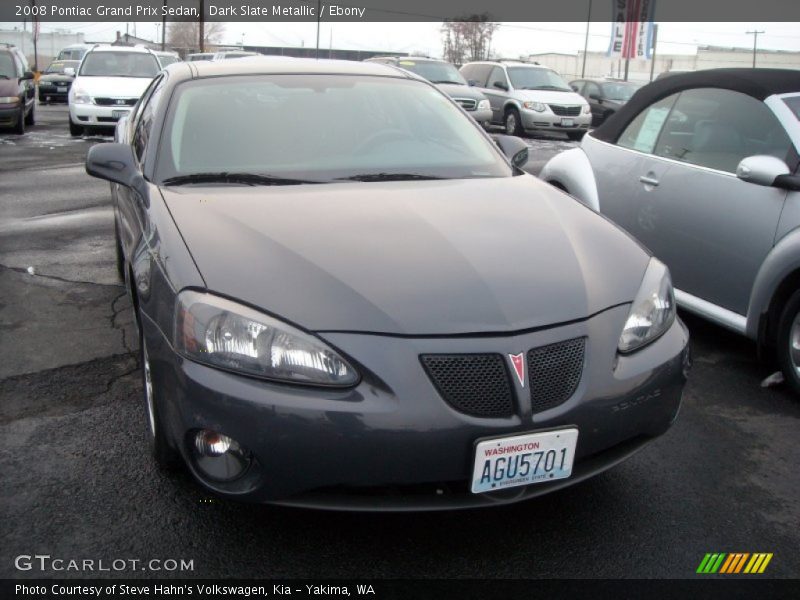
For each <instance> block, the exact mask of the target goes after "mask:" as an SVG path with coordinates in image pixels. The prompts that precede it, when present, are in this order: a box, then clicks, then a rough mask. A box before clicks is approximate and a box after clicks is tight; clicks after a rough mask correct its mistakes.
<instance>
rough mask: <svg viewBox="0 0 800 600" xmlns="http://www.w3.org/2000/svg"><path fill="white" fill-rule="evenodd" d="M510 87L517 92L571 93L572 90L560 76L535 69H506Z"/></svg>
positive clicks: (552, 72) (549, 71)
mask: <svg viewBox="0 0 800 600" xmlns="http://www.w3.org/2000/svg"><path fill="white" fill-rule="evenodd" d="M508 76H509V78H510V79H511V85H513V86H514V87H515V88H516V89H518V90H555V91H558V92H571V91H572V88H571V87H569V86H568V85H567V83H566V82H565V81H564V80H563V79H561V76H560V75H559V74H558V73H556V72H555V71H551V70H550V69H539V68H535V67H508Z"/></svg>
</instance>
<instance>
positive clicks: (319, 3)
mask: <svg viewBox="0 0 800 600" xmlns="http://www.w3.org/2000/svg"><path fill="white" fill-rule="evenodd" d="M321 4H322V2H321V0H317V51H316V54H315V58H316V59H317V60H319V22H320V19H322V15H321V14H320V10H321V6H320V5H321Z"/></svg>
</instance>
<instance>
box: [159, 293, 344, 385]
mask: <svg viewBox="0 0 800 600" xmlns="http://www.w3.org/2000/svg"><path fill="white" fill-rule="evenodd" d="M174 338H175V349H176V350H177V351H178V352H180V353H181V354H183V355H184V356H186V358H189V359H191V360H194V361H197V362H200V363H204V364H207V365H211V366H214V367H219V368H222V369H228V370H231V371H237V372H240V373H244V374H247V375H254V376H256V377H264V378H266V379H277V380H281V381H290V382H294V383H306V384H314V385H328V386H350V385H354V384H356V383H357V382H358V374H357V373H356V371H355V369H354V368H353V367H351V366H350V365H349V364H348V363H347V361H345V360H344V359H343V358H342V357H341V356H339V355H338V354H337V353H336V352H334V351H333V350H332V349H330V348H328V347H327V346H326V345H325V344H324V343H323V342H322V341H321V340H319V339H317V338H315V337H313V336H311V335H309V334H307V333H304V332H302V331H300V330H298V329H296V328H294V327H292V326H291V325H287V324H286V323H283V322H281V321H279V320H277V319H274V318H272V317H270V316H268V315H265V314H263V313H261V312H259V311H257V310H253V309H252V308H248V307H247V306H242V305H241V304H237V303H235V302H231V301H230V300H225V299H224V298H219V297H217V296H212V295H211V294H203V293H199V292H193V291H184V292H181V293H180V294H179V295H178V302H177V307H176V310H175V334H174Z"/></svg>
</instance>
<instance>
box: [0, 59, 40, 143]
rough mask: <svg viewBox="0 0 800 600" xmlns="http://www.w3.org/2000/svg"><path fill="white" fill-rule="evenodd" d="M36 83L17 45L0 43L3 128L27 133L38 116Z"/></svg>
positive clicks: (1, 117) (0, 108)
mask: <svg viewBox="0 0 800 600" xmlns="http://www.w3.org/2000/svg"><path fill="white" fill-rule="evenodd" d="M35 105H36V85H35V84H34V82H33V73H31V71H30V70H29V68H28V61H27V59H26V58H25V55H24V54H22V52H20V50H19V49H18V48H17V47H16V46H12V45H10V44H0V127H10V128H11V129H12V131H13V132H14V133H18V134H23V133H25V126H26V125H33V124H34V122H35V120H36V116H35V110H36V106H35Z"/></svg>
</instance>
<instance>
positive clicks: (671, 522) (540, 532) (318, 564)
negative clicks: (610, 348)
mask: <svg viewBox="0 0 800 600" xmlns="http://www.w3.org/2000/svg"><path fill="white" fill-rule="evenodd" d="M102 139H104V138H82V139H74V138H71V137H70V136H69V132H68V131H67V116H66V109H65V107H63V106H46V107H41V106H40V107H37V125H35V126H33V127H31V128H30V129H29V131H28V133H26V134H25V136H24V137H21V136H16V135H12V134H8V133H6V132H0V336H1V341H2V343H0V441H2V444H0V472H2V473H3V480H4V485H3V486H2V489H1V490H0V498H1V500H0V539H2V540H3V545H2V551H1V552H0V577H41V576H43V575H44V576H84V575H85V574H82V573H74V572H61V573H54V572H45V573H42V572H39V571H36V570H31V571H19V570H17V569H16V568H15V566H14V558H15V557H16V556H19V555H23V554H48V555H51V556H53V557H61V558H65V559H72V558H75V559H95V560H97V559H104V560H106V561H111V560H113V559H117V558H123V559H142V560H147V559H151V558H156V559H169V558H172V559H185V560H192V561H193V571H191V572H170V573H166V572H159V573H152V572H139V571H128V572H124V573H123V574H124V575H125V576H128V577H136V576H153V575H157V576H168V575H174V576H181V577H247V578H257V577H274V578H280V577H343V578H344V577H359V578H372V577H386V578H402V577H438V578H451V577H454V578H458V577H469V578H475V577H478V578H493V577H502V578H537V577H607V578H617V577H622V578H628V577H630V578H634V577H636V578H649V577H664V578H683V577H693V576H695V575H694V574H695V570H696V568H697V566H698V564H699V563H700V560H701V559H702V558H703V556H704V554H705V553H707V552H771V553H774V558H773V559H772V562H771V563H770V565H769V569H768V571H767V575H769V576H772V577H798V576H800V554H798V552H797V549H798V548H799V547H800V493H799V492H800V469H798V464H800V445H798V444H797V436H798V431H800V398H797V397H795V396H793V395H792V394H791V393H790V392H789V391H788V389H787V388H786V387H784V386H782V385H777V386H773V387H768V388H764V387H761V382H762V380H764V378H765V377H767V376H768V375H770V373H771V371H772V370H773V369H770V368H769V366H768V365H762V364H760V363H759V362H758V361H757V359H756V355H755V348H754V347H753V345H752V344H750V343H749V342H747V341H746V340H743V339H741V338H739V337H737V336H735V335H733V334H729V333H728V332H726V331H724V330H722V329H719V328H717V327H714V326H712V325H709V324H707V323H705V322H703V321H700V320H698V319H694V318H691V317H690V316H686V315H684V319H685V320H686V322H687V324H688V326H689V328H690V330H691V334H692V352H693V356H694V369H693V372H692V374H691V378H690V380H689V383H688V385H687V388H686V392H685V394H684V404H683V408H682V410H681V414H680V416H679V418H678V421H677V423H676V424H675V426H674V427H673V428H672V429H671V430H670V431H669V432H668V433H667V434H666V435H665V436H663V437H662V438H660V439H659V440H657V441H656V442H655V443H653V444H651V445H650V446H648V447H647V448H645V449H644V450H643V451H642V452H640V453H639V454H637V455H636V456H634V457H633V458H632V459H630V460H629V461H627V462H625V463H623V464H622V465H620V466H618V467H617V468H615V469H613V470H611V471H610V472H607V473H605V474H603V475H601V476H599V477H596V478H594V479H592V480H589V481H587V482H584V483H581V484H578V485H575V486H573V487H571V488H569V489H566V490H563V491H560V492H556V493H553V494H550V495H548V496H544V497H541V498H538V499H534V500H532V501H529V502H526V503H522V504H517V505H514V506H510V507H501V508H497V509H491V510H479V511H467V512H451V513H423V514H388V515H387V514H351V513H331V512H315V511H308V510H299V509H286V508H276V507H270V506H254V505H245V504H237V503H233V502H227V501H226V502H222V501H216V500H214V499H213V498H209V497H208V496H207V495H206V494H204V493H203V492H202V490H201V489H200V488H199V487H198V486H197V485H195V484H194V483H193V482H192V481H191V480H190V478H189V477H188V476H186V475H178V476H177V477H174V478H168V477H167V476H165V475H163V474H162V473H160V472H159V471H157V470H156V469H155V467H154V466H153V464H152V463H151V461H150V459H149V457H148V455H147V450H146V446H145V427H146V425H145V412H144V407H143V403H142V401H141V381H140V378H139V377H140V376H139V372H138V370H137V359H136V357H135V353H134V351H135V349H136V342H135V337H134V335H133V329H132V315H131V310H130V305H129V303H128V299H127V296H126V295H125V293H124V290H123V288H122V287H121V284H120V282H119V281H118V279H117V276H116V272H115V269H114V250H113V243H114V240H113V213H112V210H111V207H110V204H109V198H110V197H109V190H108V184H106V183H104V182H101V181H98V180H96V179H92V178H90V177H89V176H87V175H86V174H85V172H84V170H83V164H82V161H83V159H84V157H85V154H86V151H87V149H88V148H89V147H90V145H91V144H93V143H96V142H97V141H99V140H102ZM105 139H109V138H105ZM527 141H528V143H529V144H530V146H531V161H530V163H529V165H528V169H530V170H531V171H532V172H534V173H535V172H538V170H539V169H540V168H541V166H542V165H543V164H544V162H546V160H547V159H548V158H549V157H550V156H552V155H554V154H555V153H557V152H560V151H562V150H564V149H566V148H569V147H572V146H574V143H572V142H568V141H566V140H560V139H557V138H555V137H554V138H547V139H544V138H541V139H540V138H537V139H528V140H527ZM95 574H97V575H106V574H109V573H95ZM110 574H111V575H114V573H110Z"/></svg>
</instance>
